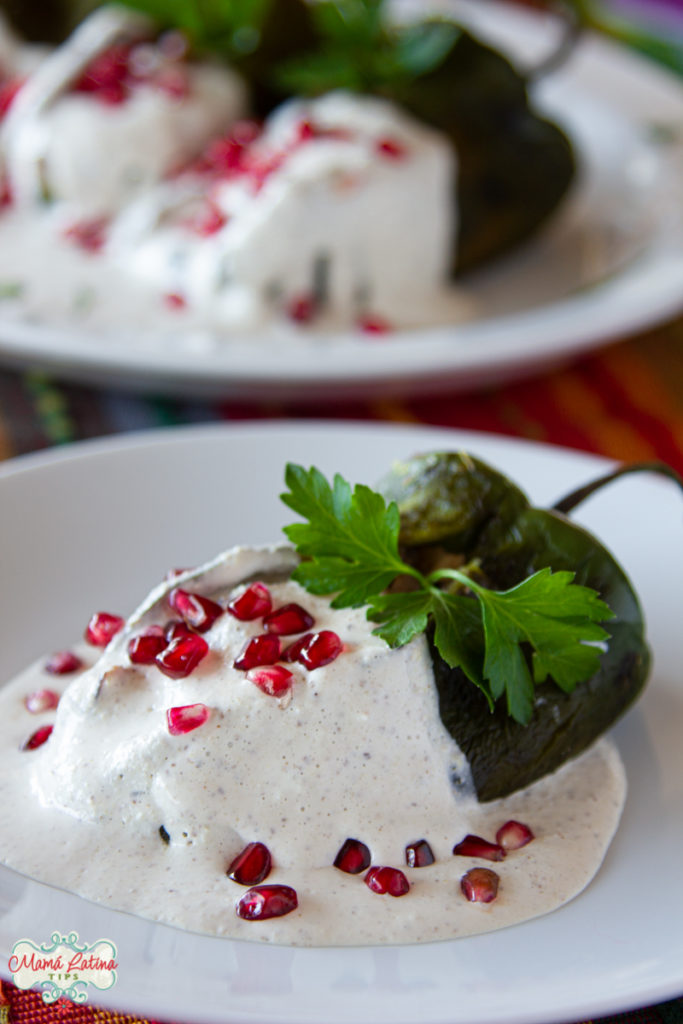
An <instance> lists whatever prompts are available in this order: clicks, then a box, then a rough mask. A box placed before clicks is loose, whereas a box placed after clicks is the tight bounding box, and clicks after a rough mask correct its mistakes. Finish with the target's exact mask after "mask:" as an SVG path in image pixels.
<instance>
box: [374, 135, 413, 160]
mask: <svg viewBox="0 0 683 1024" xmlns="http://www.w3.org/2000/svg"><path fill="white" fill-rule="evenodd" d="M377 152H378V153H381V154H382V156H386V157H389V159H390V160H403V159H405V157H406V155H407V154H406V148H405V146H403V145H402V144H401V143H400V142H397V141H396V139H380V140H379V142H378V143H377Z"/></svg>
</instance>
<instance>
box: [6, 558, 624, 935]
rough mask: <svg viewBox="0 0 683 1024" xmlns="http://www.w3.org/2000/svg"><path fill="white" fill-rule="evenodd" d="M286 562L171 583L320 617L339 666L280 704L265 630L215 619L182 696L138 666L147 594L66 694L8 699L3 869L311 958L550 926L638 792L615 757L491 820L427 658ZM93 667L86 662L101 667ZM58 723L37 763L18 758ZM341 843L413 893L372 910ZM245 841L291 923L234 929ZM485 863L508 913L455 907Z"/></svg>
mask: <svg viewBox="0 0 683 1024" xmlns="http://www.w3.org/2000/svg"><path fill="white" fill-rule="evenodd" d="M293 560H294V556H293V554H292V552H291V551H290V550H289V549H286V548H280V549H276V548H264V549H256V550H255V549H244V548H236V549H233V550H232V551H231V552H228V553H226V555H224V556H221V557H219V558H218V559H216V560H215V562H213V563H211V564H210V565H209V566H207V567H203V568H202V569H200V570H197V571H196V572H194V573H186V574H185V575H184V576H182V577H180V578H179V580H178V581H175V583H176V585H180V586H186V587H187V588H188V589H189V590H196V592H197V593H201V594H205V595H207V596H210V597H211V598H213V599H214V600H218V601H220V602H221V604H225V603H227V600H228V599H229V595H230V594H234V593H235V590H236V588H237V589H238V584H239V583H240V581H242V580H244V579H264V580H267V581H268V586H269V589H270V591H271V594H272V597H273V604H274V605H275V606H276V607H279V606H280V605H282V604H285V603H287V602H291V601H293V602H296V603H298V604H300V605H302V606H303V607H304V608H306V609H307V610H308V611H309V612H310V613H311V615H313V616H314V618H315V625H314V627H313V629H314V630H323V629H329V630H333V631H334V632H336V633H337V634H338V635H339V637H340V638H341V639H342V641H343V644H344V650H343V651H342V652H341V653H340V654H339V656H338V657H336V658H335V660H334V661H332V662H331V663H330V664H328V665H325V666H323V667H320V668H316V669H314V670H312V671H308V670H306V669H305V668H304V667H303V666H302V665H299V664H297V663H292V664H289V665H288V666H287V667H288V668H290V669H291V670H292V671H293V673H294V676H295V681H294V684H293V687H292V690H291V692H290V694H288V696H287V699H281V700H278V699H276V698H273V697H270V696H268V695H267V694H265V693H263V692H262V691H261V690H259V689H258V687H256V686H255V685H254V684H253V683H252V682H250V681H249V680H248V679H247V677H246V673H245V672H243V671H239V670H237V669H235V668H234V667H233V664H232V663H233V660H234V658H235V657H236V655H237V654H238V653H239V652H240V650H241V649H242V647H243V644H244V640H245V637H249V636H254V635H257V634H260V633H262V632H263V624H262V622H261V621H260V620H256V621H253V622H239V621H238V620H237V619H236V618H234V617H233V616H232V615H230V614H228V613H226V614H224V615H222V616H221V617H220V618H218V619H217V620H216V622H215V623H214V625H213V626H212V627H211V629H210V630H209V631H208V632H206V633H205V634H204V638H205V639H206V640H207V642H208V644H209V648H210V653H209V654H208V655H207V657H206V658H205V659H204V660H203V661H202V662H201V663H200V665H199V666H198V667H197V668H196V669H195V670H194V672H192V673H191V674H190V675H189V676H188V677H187V678H185V679H170V678H168V677H166V676H164V675H163V674H162V673H161V672H160V671H159V669H158V668H157V667H156V666H154V665H152V666H137V665H131V664H130V661H129V659H128V656H127V653H126V651H127V646H128V642H129V639H130V637H131V636H133V635H135V634H136V633H139V632H140V631H141V630H142V629H143V628H146V627H147V626H149V625H150V624H151V623H160V624H163V623H165V622H167V621H168V619H169V618H170V617H171V616H170V613H169V610H168V605H167V603H166V597H167V594H168V592H169V590H170V588H171V586H172V585H173V584H165V585H162V586H161V587H160V588H157V590H156V591H154V592H153V593H152V595H150V598H149V599H148V600H147V601H146V602H145V604H144V605H143V606H141V608H140V609H139V610H138V612H136V613H135V615H134V616H133V617H132V618H131V619H130V620H129V622H128V623H127V624H126V626H125V627H124V630H123V631H122V632H121V633H119V634H118V636H116V637H115V638H114V640H113V641H112V642H111V643H110V645H109V647H108V648H107V649H106V651H105V652H104V653H102V654H101V658H100V660H99V661H98V662H97V663H96V664H95V665H94V667H92V668H87V669H84V670H82V671H81V672H80V673H77V674H76V675H75V676H64V677H55V676H48V675H47V674H46V673H45V672H44V671H43V670H42V668H41V665H42V664H43V663H41V665H38V666H34V667H33V668H31V669H29V670H28V671H27V672H25V673H24V674H23V675H21V676H20V677H19V678H17V679H15V680H14V681H13V682H12V683H10V684H9V685H8V686H7V687H5V688H4V689H3V691H2V694H1V695H0V704H1V711H0V858H1V859H2V861H3V862H4V863H6V864H8V865H9V866H11V867H14V868H16V869H17V870H19V871H21V872H23V873H25V874H27V875H30V876H33V877H35V878H37V879H39V880H41V881H43V882H47V883H49V884H53V885H58V886H60V887H62V888H66V889H68V890H72V891H74V892H76V893H78V894H80V895H82V896H85V897H87V898H89V899H92V900H95V901H97V902H100V903H103V904H105V905H107V906H110V907H112V908H116V909H119V910H126V911H129V912H133V913H135V914H138V915H140V916H143V917H147V918H151V919H155V920H160V921H163V922H166V923H168V924H172V925H175V926H177V927H180V928H185V929H188V930H192V931H199V932H206V933H210V934H215V935H220V936H229V937H234V938H242V939H250V940H262V941H263V940H265V941H269V942H277V943H288V944H293V945H308V946H316V945H354V944H357V945H361V944H366V943H386V942H392V943H399V942H400V943H412V942H424V941H428V940H432V939H447V938H453V937H458V936H464V935H471V934H474V933H477V932H481V931H487V930H492V929H495V928H499V927H504V926H508V925H511V924H514V923H516V922H519V921H523V920H525V919H527V918H530V917H535V916H537V915H539V914H543V913H546V912H548V911H550V910H552V909H554V908H556V907H558V906H560V905H561V904H563V903H565V902H566V901H567V900H569V899H570V898H572V897H573V896H574V895H575V894H576V893H578V892H579V891H580V890H581V889H583V888H584V886H585V885H586V884H587V883H588V882H589V881H590V879H591V878H592V877H593V875H594V874H595V872H596V871H597V869H598V868H599V866H600V863H601V861H602V858H603V856H604V853H605V851H606V849H607V846H608V845H609V842H610V840H611V838H612V835H613V833H614V831H615V829H616V827H617V824H618V820H619V815H620V812H621V808H622V805H623V801H624V796H625V780H624V772H623V767H622V764H621V761H620V759H619V756H618V754H617V752H616V749H615V748H614V746H613V745H612V744H611V742H609V741H607V740H604V739H603V740H601V741H599V742H598V743H597V744H596V745H595V746H594V747H593V748H591V749H590V750H589V751H588V752H587V753H586V754H584V755H583V756H582V757H580V758H578V759H577V760H575V761H573V762H570V763H568V764H567V765H565V766H564V767H563V768H561V769H560V770H559V771H558V772H556V773H555V774H554V775H552V776H550V777H547V778H545V779H543V780H541V781H540V782H538V783H536V784H535V785H533V786H531V787H529V788H528V789H526V790H524V791H522V792H520V793H516V794H514V795H513V796H511V797H508V798H506V799H505V800H502V801H495V802H493V803H489V804H483V805H480V804H478V803H477V801H476V799H475V798H474V797H473V796H472V795H471V794H468V793H467V792H465V791H464V790H463V788H462V787H461V788H459V789H456V788H455V787H454V786H453V784H452V781H451V780H452V777H453V776H454V775H457V776H458V777H459V778H460V779H466V778H467V766H466V763H465V761H464V758H463V755H462V754H461V752H460V750H459V749H458V747H457V745H456V744H455V742H454V741H453V740H452V738H451V737H450V735H449V734H448V733H447V732H446V730H445V729H444V727H443V725H442V723H441V721H440V718H439V716H438V711H437V698H436V691H435V687H434V685H433V680H432V674H431V665H430V661H429V654H428V651H427V647H426V643H425V642H424V641H423V640H422V639H418V640H415V641H413V642H412V643H411V644H409V645H408V646H406V647H404V648H402V649H400V650H396V651H391V650H389V649H388V648H387V647H386V645H385V644H384V642H383V641H381V640H379V639H378V638H377V637H373V636H372V635H371V629H372V625H371V624H370V623H368V622H367V621H366V620H365V615H364V611H363V610H362V609H360V610H334V609H331V608H330V606H329V602H328V600H327V599H324V598H316V597H313V596H311V595H310V594H307V593H305V592H304V591H303V590H302V589H301V588H300V587H299V586H298V585H297V584H294V583H292V582H291V581H289V580H288V579H286V578H282V576H283V574H284V575H286V574H287V573H288V572H289V571H291V568H292V565H293V564H294V561H293ZM278 577H279V579H278ZM291 639H294V638H289V637H288V638H284V640H285V642H290V641H291ZM97 654H98V652H97V650H96V649H94V648H90V649H89V651H88V652H87V653H86V655H85V656H86V657H87V658H88V660H89V662H90V663H92V662H94V661H95V659H96V656H97ZM69 680H71V681H70V682H69ZM45 687H49V688H52V689H61V688H63V689H64V694H63V696H62V698H61V701H60V704H59V707H58V709H57V711H56V712H55V711H52V710H48V711H45V712H43V713H41V714H30V713H29V712H28V711H27V709H26V708H25V706H24V703H23V701H24V698H25V696H26V695H27V694H28V693H30V692H32V691H35V690H38V689H42V688H45ZM196 702H201V703H203V704H205V705H206V706H207V707H209V708H210V709H211V715H210V718H209V719H208V721H206V722H205V723H204V724H203V725H201V726H200V727H198V728H196V729H194V730H193V731H191V732H189V733H187V734H185V735H171V734H170V732H169V729H168V726H167V721H166V711H167V709H168V708H170V707H175V706H183V705H189V704H193V703H196ZM53 721H54V722H55V727H54V731H53V733H52V735H51V736H50V738H49V740H48V741H47V742H46V743H45V744H44V745H43V746H41V747H40V748H39V749H36V750H21V749H20V746H21V744H22V743H23V742H24V741H25V740H26V738H27V737H28V736H29V735H30V734H31V733H32V732H33V731H34V730H35V729H36V728H38V727H39V726H41V725H43V724H46V723H50V722H53ZM509 819H516V820H518V821H522V822H525V823H526V824H528V825H529V826H530V827H531V828H532V830H533V832H534V834H535V839H534V840H533V841H532V842H531V843H529V844H528V845H527V846H524V847H523V848H521V849H519V850H516V851H511V852H509V853H508V855H507V857H506V858H505V859H504V860H503V861H501V862H499V863H495V864H491V863H490V862H487V861H485V860H481V859H474V858H469V857H458V856H453V854H452V852H451V851H452V848H453V846H454V845H455V844H456V843H458V842H459V841H460V840H461V839H463V837H464V836H465V835H466V834H467V833H474V834H476V835H480V836H482V837H484V838H487V839H489V840H493V839H494V837H495V833H496V830H497V829H498V828H499V827H500V825H502V824H503V823H504V822H505V821H507V820H509ZM162 825H163V827H164V829H165V831H166V833H167V835H168V836H169V837H170V842H164V841H163V839H162V837H161V836H160V831H159V830H160V826H162ZM348 837H352V838H356V839H359V840H361V841H362V842H364V843H365V844H366V845H367V846H368V847H369V848H370V851H371V854H372V863H373V865H389V866H392V867H396V868H400V869H401V870H402V871H403V872H404V873H405V875H406V877H407V878H408V880H409V882H410V886H411V888H410V891H409V892H408V893H407V894H406V895H405V896H402V897H400V898H392V897H391V896H389V895H383V896H382V895H377V894H375V893H373V892H371V891H370V889H369V888H368V887H367V886H366V885H365V884H364V882H363V875H362V874H361V875H355V876H354V875H348V874H345V873H343V872H341V871H339V870H338V869H336V868H335V867H334V866H333V861H334V858H335V856H336V854H337V852H338V850H339V848H340V847H341V845H342V843H343V842H344V840H345V839H347V838H348ZM422 838H424V839H427V840H428V842H429V843H430V845H431V847H432V849H433V851H434V854H435V857H436V861H435V863H434V864H433V865H430V866H428V867H423V868H412V869H411V868H408V867H407V866H406V863H405V847H406V845H407V844H409V843H413V842H415V841H417V840H419V839H422ZM253 841H260V842H262V843H264V844H265V845H266V846H267V847H268V849H269V851H270V853H271V855H272V859H273V869H272V872H271V874H270V875H269V876H268V879H267V883H269V884H270V883H275V884H283V885H288V886H292V887H293V888H294V889H295V890H296V891H297V894H298V901H299V905H298V909H296V910H295V911H293V912H292V913H289V914H287V915H286V916H283V917H280V918H274V919H271V920H265V921H244V920H240V919H239V918H238V917H237V916H236V913H235V904H236V902H237V900H238V899H239V897H240V896H241V895H242V894H243V893H244V891H245V890H244V888H243V887H242V886H240V885H238V884H237V883H236V882H234V881H232V880H231V879H229V878H228V877H227V876H226V873H225V872H226V868H227V866H228V864H229V863H230V861H231V860H232V859H233V858H234V857H235V855H236V854H237V853H239V852H240V851H241V849H242V848H243V847H244V846H245V845H246V844H247V843H249V842H253ZM473 866H486V867H490V868H493V869H494V870H495V871H496V873H497V874H498V875H499V876H500V888H499V893H498V897H497V899H496V900H495V901H494V902H492V903H490V904H487V905H484V904H479V903H469V902H467V900H466V899H465V898H464V897H463V895H462V893H461V891H460V878H461V877H462V875H463V874H464V873H465V872H466V871H467V870H468V869H469V868H471V867H473Z"/></svg>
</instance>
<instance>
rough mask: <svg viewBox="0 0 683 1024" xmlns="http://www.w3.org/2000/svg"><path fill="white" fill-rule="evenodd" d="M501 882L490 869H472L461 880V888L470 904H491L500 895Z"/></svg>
mask: <svg viewBox="0 0 683 1024" xmlns="http://www.w3.org/2000/svg"><path fill="white" fill-rule="evenodd" d="M499 881H500V879H499V878H498V875H497V874H496V872H495V871H491V869H490V868H470V870H469V871H467V872H466V873H465V874H464V875H463V876H462V878H461V879H460V888H461V889H462V891H463V893H464V895H465V896H466V898H467V899H468V900H469V901H470V903H491V902H492V901H493V900H495V898H496V896H497V895H498V882H499Z"/></svg>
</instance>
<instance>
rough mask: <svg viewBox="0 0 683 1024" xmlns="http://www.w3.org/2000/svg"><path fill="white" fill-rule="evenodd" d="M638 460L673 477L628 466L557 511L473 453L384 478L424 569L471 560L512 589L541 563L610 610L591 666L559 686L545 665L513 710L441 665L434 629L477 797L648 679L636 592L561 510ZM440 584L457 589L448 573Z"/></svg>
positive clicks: (452, 716) (404, 538)
mask: <svg viewBox="0 0 683 1024" xmlns="http://www.w3.org/2000/svg"><path fill="white" fill-rule="evenodd" d="M635 468H638V469H640V468H645V469H650V470H656V471H659V472H665V473H667V474H668V475H671V476H673V477H674V478H675V474H673V472H672V471H669V470H668V469H667V468H666V467H662V466H660V465H658V464H654V465H647V466H644V467H626V468H625V469H623V470H620V471H617V472H616V473H613V474H609V475H608V476H607V477H604V478H601V479H600V480H599V481H597V482H595V483H594V484H592V485H588V486H586V487H585V488H582V489H581V490H580V491H577V492H576V493H575V494H574V495H570V496H569V497H568V498H567V499H565V500H564V501H562V502H559V503H558V505H557V506H556V507H555V508H554V509H539V508H534V507H532V506H531V505H530V504H529V501H528V499H527V497H526V496H525V494H524V493H523V492H522V491H521V490H520V489H519V488H518V487H517V486H516V485H515V484H514V483H512V482H511V481H510V480H508V479H507V478H506V477H505V476H504V475H503V474H501V473H499V472H497V471H496V470H494V469H492V468H491V467H490V466H487V465H485V464H484V463H483V462H481V461H479V460H478V459H475V458H473V457H472V456H470V455H463V454H455V453H437V454H428V455H423V456H419V457H416V458H414V459H411V460H409V461H407V462H405V463H401V464H398V465H397V466H396V467H395V468H394V470H393V471H392V473H391V474H390V476H389V477H387V479H386V480H385V481H384V482H383V485H382V489H383V491H384V493H385V495H386V496H387V497H388V498H391V499H392V500H395V501H396V502H397V503H398V509H399V512H400V517H401V527H400V541H401V545H402V548H403V551H404V557H405V558H406V560H407V561H408V562H410V563H411V564H413V565H415V566H418V567H422V568H423V569H424V570H425V571H430V572H431V571H433V570H434V569H435V568H436V567H438V566H440V565H452V564H457V565H460V564H462V565H467V566H469V567H470V571H471V572H472V574H473V576H474V577H475V578H476V579H477V580H478V581H479V582H481V583H483V585H484V586H485V587H487V588H492V589H495V590H497V591H507V590H509V589H510V588H515V586H517V585H519V584H520V583H521V582H522V581H524V580H526V579H528V578H529V577H530V576H532V575H533V574H534V573H538V572H539V571H540V570H545V569H551V570H552V571H553V572H554V573H557V572H570V573H573V574H575V575H574V583H575V584H579V585H583V586H586V587H589V588H591V589H592V590H594V591H595V592H597V594H599V595H600V597H601V598H602V600H603V601H604V602H605V603H606V605H607V606H608V607H609V609H610V611H611V613H612V616H613V617H611V618H608V619H607V620H606V621H605V622H604V623H603V625H604V629H605V631H606V633H607V634H608V635H607V636H606V637H605V639H604V641H602V642H601V644H600V646H601V648H602V653H601V656H600V658H599V665H598V667H597V670H596V671H595V672H594V673H592V674H591V675H590V676H589V677H588V678H586V679H584V680H582V681H580V682H578V683H577V684H576V685H569V686H567V685H558V682H557V681H555V679H553V677H552V674H550V675H549V676H548V678H546V679H543V676H542V675H541V678H540V679H539V680H537V681H536V685H535V686H534V690H533V696H532V698H531V699H532V707H531V713H530V714H526V715H520V716H517V718H516V717H515V716H513V715H510V714H509V711H510V707H509V701H508V707H506V706H505V703H506V702H505V699H503V698H502V695H501V698H500V699H498V700H495V701H493V702H492V701H491V698H490V695H488V696H487V695H486V694H485V693H484V692H482V689H480V688H477V687H476V686H472V685H470V681H469V680H468V679H467V677H466V673H465V672H464V671H463V669H462V668H460V667H451V666H449V665H448V664H447V663H446V661H445V660H444V659H443V657H442V656H441V655H440V653H439V650H438V649H437V647H436V645H435V643H434V631H433V629H432V630H431V634H430V637H431V639H430V646H431V652H432V659H433V664H434V673H435V680H436V685H437V688H438V692H439V704H440V713H441V717H442V720H443V722H444V724H445V725H446V727H447V728H448V730H449V731H450V732H451V734H452V735H453V736H454V737H455V739H456V740H457V742H458V744H459V745H460V747H461V748H462V750H463V751H464V753H465V754H466V756H467V759H468V761H469V764H470V767H471V771H472V776H473V779H474V784H475V787H476V790H477V795H478V797H479V799H480V800H493V799H495V798H497V797H501V796H505V795H507V794H508V793H511V792H513V791H515V790H517V789H520V788H522V787H524V786H526V785H528V784H529V783H531V782H533V781H534V780H536V779H538V778H540V777H541V776H543V775H546V774H547V773H549V772H551V771H553V770H554V769H555V768H557V767H558V766H559V765H561V764H563V763H564V762H565V761H566V760H568V759H569V758H571V757H575V756H576V755H577V754H579V753H580V752H581V751H583V750H584V749H586V748H587V747H588V746H589V745H590V744H591V743H592V742H593V741H594V740H595V739H596V738H597V737H598V736H599V735H601V734H602V733H603V732H604V731H606V730H607V729H608V728H609V727H610V726H611V725H612V724H613V723H614V722H615V721H616V719H617V718H618V717H619V716H620V715H621V714H622V713H623V712H624V711H625V710H626V709H627V708H628V707H629V705H630V704H632V702H633V701H634V700H635V699H636V697H637V696H638V694H639V693H640V692H641V690H642V688H643V686H644V685H645V682H646V679H647V675H648V670H649V665H650V653H649V649H648V646H647V642H646V639H645V625H644V621H643V615H642V611H641V608H640V605H639V602H638V598H637V595H636V594H635V592H634V590H633V587H632V585H631V583H630V581H629V579H628V577H627V576H626V574H625V573H624V571H623V569H622V568H621V567H620V566H619V564H618V563H617V562H616V560H615V559H614V557H613V556H612V555H611V554H610V552H609V551H608V550H607V549H606V548H605V547H604V546H603V545H602V544H601V543H600V542H599V541H598V540H597V539H596V538H595V537H594V536H592V534H590V533H589V532H588V531H587V530H585V529H584V528H583V527H581V526H579V525H577V524H576V523H573V522H571V520H570V519H569V518H568V513H569V512H570V511H571V510H572V509H573V508H574V507H575V506H576V505H578V504H579V502H580V501H582V500H583V499H584V498H586V497H588V496H589V495H590V494H592V493H593V492H594V491H595V490H597V489H598V487H599V486H602V485H603V484H605V483H608V482H611V481H612V480H614V479H616V477H617V476H619V475H621V474H622V473H624V472H631V471H633V469H635ZM442 585H443V584H442ZM446 585H447V586H449V587H450V588H451V589H453V588H455V589H456V590H458V591H459V592H460V593H462V592H463V585H462V584H459V583H457V582H455V581H452V582H448V581H446ZM463 600H470V601H471V598H464V599H463ZM548 600H549V601H550V600H552V598H551V597H549V598H548ZM522 652H523V656H524V657H525V658H526V659H527V662H528V663H529V665H530V666H532V671H533V661H534V659H535V658H536V657H537V655H535V654H531V648H530V646H529V645H528V644H526V645H525V644H524V643H523V644H522ZM510 672H511V673H512V672H513V666H510ZM519 719H523V720H519Z"/></svg>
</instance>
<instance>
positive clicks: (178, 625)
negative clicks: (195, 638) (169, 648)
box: [164, 619, 192, 644]
mask: <svg viewBox="0 0 683 1024" xmlns="http://www.w3.org/2000/svg"><path fill="white" fill-rule="evenodd" d="M191 633H192V630H191V629H190V627H189V626H188V625H186V624H185V623H184V622H183V621H182V620H181V619H172V620H171V622H167V623H166V626H165V628H164V637H165V638H166V642H167V643H169V644H170V642H171V640H177V639H178V637H179V636H190V635H191Z"/></svg>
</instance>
